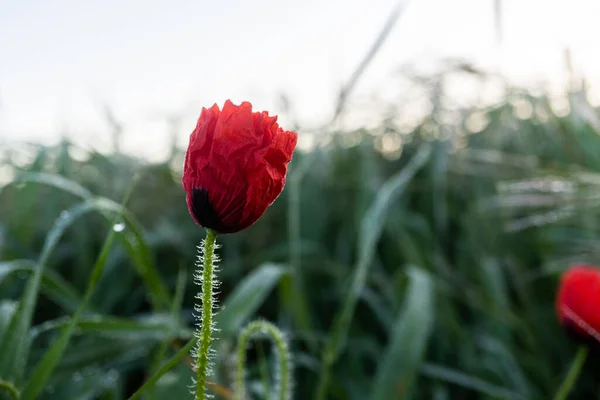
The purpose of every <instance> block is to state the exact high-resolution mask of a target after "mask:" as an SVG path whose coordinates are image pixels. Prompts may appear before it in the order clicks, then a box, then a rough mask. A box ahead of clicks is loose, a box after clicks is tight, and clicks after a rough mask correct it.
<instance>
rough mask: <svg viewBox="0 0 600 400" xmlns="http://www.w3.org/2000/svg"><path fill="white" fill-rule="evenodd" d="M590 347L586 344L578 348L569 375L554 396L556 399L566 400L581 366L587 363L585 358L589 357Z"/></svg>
mask: <svg viewBox="0 0 600 400" xmlns="http://www.w3.org/2000/svg"><path fill="white" fill-rule="evenodd" d="M587 353H588V349H587V347H585V346H581V347H579V349H578V350H577V354H576V355H575V358H574V359H573V363H572V364H571V368H569V372H568V373H567V376H566V377H565V379H564V380H563V382H562V384H561V385H560V388H559V389H558V392H557V393H556V396H554V400H566V399H567V397H568V396H569V393H570V392H571V389H573V386H574V385H575V381H577V377H578V376H579V373H580V372H581V368H582V367H583V364H585V359H586V358H587Z"/></svg>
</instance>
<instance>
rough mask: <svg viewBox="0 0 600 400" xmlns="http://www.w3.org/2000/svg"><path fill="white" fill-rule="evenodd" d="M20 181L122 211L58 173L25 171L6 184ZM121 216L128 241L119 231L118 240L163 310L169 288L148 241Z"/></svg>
mask: <svg viewBox="0 0 600 400" xmlns="http://www.w3.org/2000/svg"><path fill="white" fill-rule="evenodd" d="M22 183H40V184H44V185H48V186H52V187H55V188H57V189H60V190H62V191H64V192H67V193H71V194H73V195H75V196H78V197H81V198H82V199H87V200H88V201H90V204H92V203H97V205H94V206H93V207H94V208H97V209H99V210H105V211H112V212H123V210H122V207H121V205H120V204H119V203H117V202H114V201H113V200H110V199H108V198H103V197H97V198H94V199H92V194H91V193H90V192H89V191H88V190H87V189H86V188H84V187H83V186H81V185H79V184H78V183H76V182H74V181H72V180H69V179H66V178H64V177H63V176H60V175H56V174H50V173H44V172H26V173H22V174H19V175H18V176H17V177H16V178H15V179H14V180H13V181H11V182H10V183H9V184H8V185H16V184H22ZM103 215H104V217H105V218H107V219H108V220H112V215H110V214H108V213H103ZM123 219H124V220H125V221H126V222H127V228H128V229H129V231H130V233H131V235H127V236H128V237H127V239H128V240H127V241H125V235H124V234H121V235H119V240H120V241H121V242H122V244H123V245H124V246H125V247H126V249H127V252H128V253H129V255H130V257H132V259H133V260H134V265H135V267H136V269H137V271H138V273H139V274H140V275H141V277H142V279H144V282H145V283H146V285H147V286H148V289H149V291H150V294H151V299H152V302H153V303H154V305H155V307H156V308H159V309H162V310H166V309H168V307H169V305H170V304H171V300H170V295H169V291H168V290H167V288H166V286H165V285H164V283H163V282H162V280H161V279H160V275H159V274H158V272H157V270H156V267H155V266H154V264H153V262H152V257H151V252H150V249H149V247H148V244H147V243H146V241H145V240H144V238H143V233H142V229H141V227H140V224H139V222H138V221H137V220H136V219H135V217H134V216H133V215H132V214H131V213H130V212H128V211H124V212H123Z"/></svg>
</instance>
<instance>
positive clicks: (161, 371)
mask: <svg viewBox="0 0 600 400" xmlns="http://www.w3.org/2000/svg"><path fill="white" fill-rule="evenodd" d="M197 340H198V339H196V338H193V339H192V340H190V341H189V342H188V344H186V345H185V346H184V347H182V348H181V350H179V351H178V352H177V353H176V354H175V355H174V356H173V357H172V358H171V359H170V360H169V361H167V362H166V363H165V364H164V365H163V366H162V367H161V368H160V369H159V370H158V371H157V372H156V373H155V374H154V375H152V377H151V378H150V379H148V380H147V381H146V383H144V384H143V385H142V387H140V388H139V389H138V390H137V392H135V393H134V394H133V395H132V396H131V397H130V398H129V400H134V399H137V398H138V397H140V396H141V395H142V393H144V392H145V391H146V390H148V389H150V388H151V387H152V386H153V385H154V384H155V383H156V382H157V381H158V380H159V379H160V378H161V377H162V376H163V375H164V374H166V373H167V372H169V371H170V370H171V369H172V368H173V367H174V366H175V365H177V363H178V362H179V361H180V360H181V359H182V358H183V357H185V356H186V355H187V354H188V353H189V352H190V350H192V348H193V347H194V345H195V344H196V341H197Z"/></svg>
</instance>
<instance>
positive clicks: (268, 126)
mask: <svg viewBox="0 0 600 400" xmlns="http://www.w3.org/2000/svg"><path fill="white" fill-rule="evenodd" d="M297 139H298V136H297V135H296V133H294V132H291V131H285V130H283V129H281V128H280V127H279V125H278V124H277V117H276V116H269V114H268V113H267V112H266V111H263V112H252V104H250V103H248V102H243V103H242V104H241V105H239V106H236V105H234V104H233V103H232V102H231V101H229V100H227V101H226V102H225V105H224V106H223V110H220V109H219V107H218V106H217V105H216V104H215V105H213V106H212V107H211V108H209V109H206V108H203V109H202V113H201V114H200V118H199V119H198V124H197V125H196V129H194V131H193V132H192V134H191V135H190V143H189V146H188V149H187V152H186V155H185V165H184V169H183V188H184V189H185V192H186V201H187V205H188V209H189V211H190V214H191V216H192V218H193V219H194V221H195V222H196V223H197V224H198V225H201V226H203V227H205V228H210V229H213V230H215V231H217V232H220V233H233V232H238V231H241V230H242V229H246V228H248V227H249V226H250V225H252V224H253V223H255V222H256V221H257V220H258V219H259V218H260V217H261V216H262V215H263V213H264V212H265V210H266V209H267V207H269V206H270V205H271V204H272V203H273V202H274V201H275V199H276V198H277V197H278V196H279V194H280V193H281V191H282V190H283V186H284V185H285V177H286V174H287V164H288V163H289V162H290V160H291V159H292V153H293V152H294V149H295V148H296V141H297Z"/></svg>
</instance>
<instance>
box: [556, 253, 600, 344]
mask: <svg viewBox="0 0 600 400" xmlns="http://www.w3.org/2000/svg"><path fill="white" fill-rule="evenodd" d="M556 311H557V313H558V318H559V321H560V322H561V324H562V325H563V327H564V328H565V329H566V330H567V332H568V333H570V334H574V336H576V337H577V338H579V339H583V340H584V341H593V342H596V343H600V269H598V268H596V267H594V266H592V265H574V266H572V267H570V268H569V269H567V270H566V271H565V272H564V273H563V275H562V278H561V282H560V286H559V289H558V295H557V297H556Z"/></svg>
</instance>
